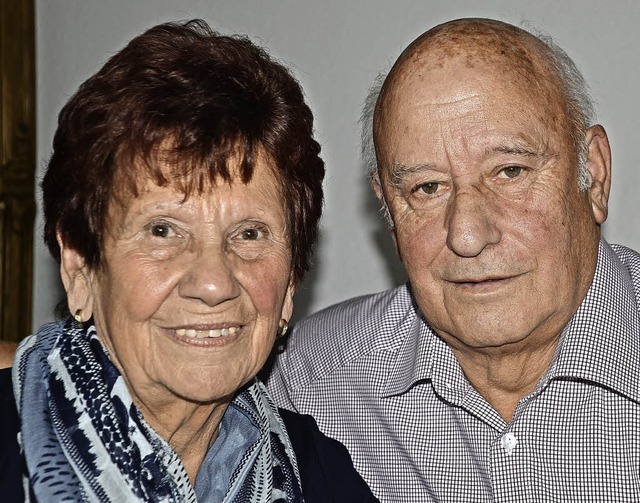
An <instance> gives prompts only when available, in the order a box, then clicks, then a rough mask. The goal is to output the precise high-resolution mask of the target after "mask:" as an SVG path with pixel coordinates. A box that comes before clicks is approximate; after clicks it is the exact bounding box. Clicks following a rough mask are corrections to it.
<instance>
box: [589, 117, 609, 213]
mask: <svg viewBox="0 0 640 503" xmlns="http://www.w3.org/2000/svg"><path fill="white" fill-rule="evenodd" d="M585 143H586V145H587V170H588V171H589V177H590V179H591V185H590V186H589V197H590V199H591V208H592V210H593V216H594V218H595V221H596V222H597V223H598V224H600V225H602V224H603V223H604V222H605V220H606V219H607V215H608V213H609V190H610V189H611V147H610V146H609V138H607V133H606V131H605V130H604V128H603V127H602V126H601V125H599V124H597V125H595V126H592V127H590V128H589V129H588V130H587V134H586V136H585Z"/></svg>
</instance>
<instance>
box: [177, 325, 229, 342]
mask: <svg viewBox="0 0 640 503" xmlns="http://www.w3.org/2000/svg"><path fill="white" fill-rule="evenodd" d="M238 330H240V327H225V328H216V329H213V330H194V329H193V328H179V329H178V330H176V333H177V334H178V335H186V336H187V337H195V338H197V339H205V338H207V337H209V338H211V337H214V338H215V337H225V336H227V335H233V334H235V333H236V332H237V331H238Z"/></svg>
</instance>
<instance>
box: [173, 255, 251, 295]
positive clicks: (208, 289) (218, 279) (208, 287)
mask: <svg viewBox="0 0 640 503" xmlns="http://www.w3.org/2000/svg"><path fill="white" fill-rule="evenodd" d="M236 272H237V271H236V266H235V265H234V261H233V257H229V256H228V255H227V253H225V250H224V248H223V246H221V245H220V246H218V245H216V246H207V247H203V248H202V249H200V250H198V251H194V254H193V256H192V257H191V260H190V261H189V264H188V267H187V270H186V272H185V274H184V276H183V277H182V280H181V281H180V286H179V293H180V295H181V296H182V297H186V298H192V299H196V300H200V301H202V302H203V303H205V304H207V305H209V306H215V305H218V304H221V303H223V302H226V301H228V300H232V299H234V298H236V297H238V296H239V295H240V290H241V287H240V284H239V282H238V280H237V278H236Z"/></svg>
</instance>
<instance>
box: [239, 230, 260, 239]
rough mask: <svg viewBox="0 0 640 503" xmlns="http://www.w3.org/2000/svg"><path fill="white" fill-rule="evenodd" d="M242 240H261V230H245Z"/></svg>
mask: <svg viewBox="0 0 640 503" xmlns="http://www.w3.org/2000/svg"><path fill="white" fill-rule="evenodd" d="M241 236H242V239H244V240H247V241H255V240H257V239H260V237H261V236H262V232H261V231H260V230H259V229H244V230H243V231H242V233H241Z"/></svg>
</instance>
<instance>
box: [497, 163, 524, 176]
mask: <svg viewBox="0 0 640 503" xmlns="http://www.w3.org/2000/svg"><path fill="white" fill-rule="evenodd" d="M522 170H523V168H522V166H507V167H506V168H502V170H500V172H501V173H504V176H506V177H507V178H516V177H518V176H520V173H522Z"/></svg>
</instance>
